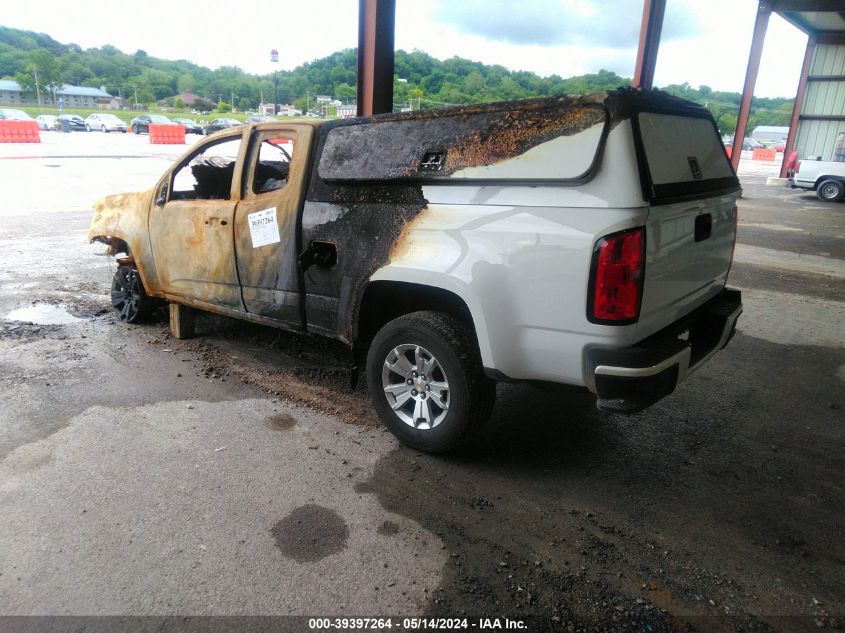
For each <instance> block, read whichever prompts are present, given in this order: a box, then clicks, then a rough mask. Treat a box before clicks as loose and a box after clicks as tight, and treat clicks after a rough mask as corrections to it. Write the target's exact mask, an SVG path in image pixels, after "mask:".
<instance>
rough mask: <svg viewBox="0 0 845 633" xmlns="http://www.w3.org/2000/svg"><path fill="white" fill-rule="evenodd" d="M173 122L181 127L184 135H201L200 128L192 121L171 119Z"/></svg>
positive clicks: (179, 118) (184, 118)
mask: <svg viewBox="0 0 845 633" xmlns="http://www.w3.org/2000/svg"><path fill="white" fill-rule="evenodd" d="M173 122H174V123H178V124H179V125H181V126H183V127H184V128H185V134H202V126H201V125H200V124H199V123H197V122H196V121H194V120H193V119H188V118H186V117H178V118H175V119H173Z"/></svg>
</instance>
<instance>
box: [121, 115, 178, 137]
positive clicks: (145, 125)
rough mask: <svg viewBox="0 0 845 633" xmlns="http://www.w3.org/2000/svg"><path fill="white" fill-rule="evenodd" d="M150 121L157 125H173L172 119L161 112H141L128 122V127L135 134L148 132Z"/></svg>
mask: <svg viewBox="0 0 845 633" xmlns="http://www.w3.org/2000/svg"><path fill="white" fill-rule="evenodd" d="M150 123H155V124H157V125H175V124H174V123H173V121H171V120H170V119H168V118H167V117H166V116H164V115H162V114H141V115H139V116H136V117H135V118H134V119H132V120H131V121H130V122H129V129H131V130H132V131H133V132H134V133H135V134H141V133H143V132H147V133H149V131H150Z"/></svg>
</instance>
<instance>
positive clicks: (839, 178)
mask: <svg viewBox="0 0 845 633" xmlns="http://www.w3.org/2000/svg"><path fill="white" fill-rule="evenodd" d="M827 180H835V181H837V182H838V183H839V184H841V185H842V186H843V187H845V176H838V175H836V174H830V175H823V176H819V177H818V178H816V182H815V183H813V191H818V188H819V185H821V184H822V183H823V182H825V181H827Z"/></svg>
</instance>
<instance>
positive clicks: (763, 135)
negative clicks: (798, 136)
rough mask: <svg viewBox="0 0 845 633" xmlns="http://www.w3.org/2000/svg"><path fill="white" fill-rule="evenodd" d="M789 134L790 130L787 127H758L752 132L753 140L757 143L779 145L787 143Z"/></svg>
mask: <svg viewBox="0 0 845 633" xmlns="http://www.w3.org/2000/svg"><path fill="white" fill-rule="evenodd" d="M788 134H789V128H788V127H787V126H780V125H758V126H757V127H755V128H754V131H753V132H751V138H753V139H754V140H755V141H760V142H761V143H767V142H770V143H777V142H779V141H786V137H787V135H788Z"/></svg>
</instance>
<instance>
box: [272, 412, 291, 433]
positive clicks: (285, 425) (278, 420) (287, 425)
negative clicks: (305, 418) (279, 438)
mask: <svg viewBox="0 0 845 633" xmlns="http://www.w3.org/2000/svg"><path fill="white" fill-rule="evenodd" d="M265 422H266V424H267V426H269V427H270V428H271V429H273V430H275V431H290V430H291V429H292V428H293V427H295V426H296V418H295V417H293V416H292V415H288V414H287V413H277V414H276V415H271V416H270V417H268V418H267V419H266V420H265Z"/></svg>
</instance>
